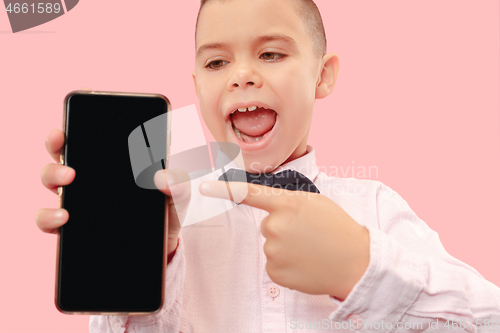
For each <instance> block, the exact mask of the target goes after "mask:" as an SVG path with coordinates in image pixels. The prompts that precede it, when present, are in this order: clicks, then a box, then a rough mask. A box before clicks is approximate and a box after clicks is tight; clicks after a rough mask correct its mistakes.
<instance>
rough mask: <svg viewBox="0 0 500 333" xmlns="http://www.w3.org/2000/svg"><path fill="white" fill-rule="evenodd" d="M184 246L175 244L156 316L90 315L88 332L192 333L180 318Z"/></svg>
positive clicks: (184, 264)
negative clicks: (162, 298)
mask: <svg viewBox="0 0 500 333" xmlns="http://www.w3.org/2000/svg"><path fill="white" fill-rule="evenodd" d="M185 266H186V262H185V258H184V243H183V241H182V238H181V237H179V244H178V247H177V250H176V252H175V255H174V257H173V258H172V261H171V262H170V263H169V264H168V266H167V269H166V274H165V295H164V301H163V307H162V308H161V310H160V311H159V312H158V313H155V314H152V315H145V316H142V315H141V316H127V315H100V316H97V315H94V316H90V321H89V332H90V333H125V332H127V333H132V332H133V333H153V332H154V333H156V332H181V333H188V332H192V328H191V325H190V323H189V320H188V319H187V318H182V317H181V306H182V290H183V286H184V277H185V270H186V269H185Z"/></svg>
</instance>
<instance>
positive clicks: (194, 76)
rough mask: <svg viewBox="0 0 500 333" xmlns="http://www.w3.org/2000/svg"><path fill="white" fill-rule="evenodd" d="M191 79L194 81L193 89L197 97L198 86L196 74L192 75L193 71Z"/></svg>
mask: <svg viewBox="0 0 500 333" xmlns="http://www.w3.org/2000/svg"><path fill="white" fill-rule="evenodd" d="M193 81H194V91H196V97H198V88H197V87H196V75H194V71H193Z"/></svg>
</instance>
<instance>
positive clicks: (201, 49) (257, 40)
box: [196, 34, 297, 58]
mask: <svg viewBox="0 0 500 333" xmlns="http://www.w3.org/2000/svg"><path fill="white" fill-rule="evenodd" d="M274 40H277V41H282V42H285V43H287V44H289V45H290V46H291V47H293V48H295V49H296V48H297V42H296V41H295V40H294V39H293V38H292V37H289V36H287V35H279V34H278V35H265V36H260V37H257V38H255V40H254V44H262V43H265V42H270V41H274ZM227 47H229V44H227V43H209V44H205V45H202V46H200V47H199V48H198V50H197V51H196V58H198V57H200V56H201V55H202V54H203V53H204V52H205V51H207V50H210V49H221V48H227Z"/></svg>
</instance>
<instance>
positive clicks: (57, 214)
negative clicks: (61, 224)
mask: <svg viewBox="0 0 500 333" xmlns="http://www.w3.org/2000/svg"><path fill="white" fill-rule="evenodd" d="M63 217H64V210H62V209H58V210H56V211H55V213H54V219H56V220H57V221H63Z"/></svg>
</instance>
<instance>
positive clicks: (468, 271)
mask: <svg viewBox="0 0 500 333" xmlns="http://www.w3.org/2000/svg"><path fill="white" fill-rule="evenodd" d="M377 213H378V225H367V226H366V228H367V229H368V231H369V233H370V263H369V265H368V268H367V270H366V272H365V274H364V275H363V277H362V278H361V280H360V281H359V282H358V283H357V284H356V285H355V286H354V288H353V290H352V291H351V293H350V294H349V295H348V297H347V298H346V299H345V300H344V301H340V300H337V299H334V298H333V297H330V298H331V300H332V302H333V303H335V304H337V305H338V308H337V309H336V310H335V311H334V312H333V313H332V314H331V315H330V319H332V320H333V321H337V322H340V321H349V319H348V318H349V317H350V316H352V315H356V316H358V317H360V319H361V320H359V319H358V321H357V323H359V324H361V325H358V327H357V328H359V329H360V332H371V331H373V332H375V331H377V332H381V331H383V332H388V331H391V332H394V331H396V332H399V329H401V331H402V332H403V331H408V329H409V325H412V332H427V331H429V332H436V328H438V327H439V328H441V329H443V330H446V331H461V332H483V331H484V332H490V331H500V324H499V322H500V288H498V287H497V286H495V285H494V284H492V283H490V282H488V281H486V280H485V279H484V278H483V277H482V276H481V275H480V274H479V273H478V272H477V271H476V270H475V269H473V268H472V267H470V266H468V265H466V264H464V263H462V262H460V261H459V260H457V259H455V258H453V257H452V256H451V255H449V254H448V253H447V252H446V250H445V249H444V247H443V245H442V244H441V242H440V240H439V236H438V234H437V233H436V232H435V231H433V230H431V229H430V228H429V227H428V226H427V224H426V223H425V222H423V221H422V220H420V219H419V218H418V217H417V215H416V214H415V213H414V212H413V211H412V210H411V209H410V207H409V206H408V204H407V202H406V201H405V200H404V199H403V198H401V196H399V195H398V194H397V193H396V192H395V191H393V190H392V189H390V188H388V187H387V186H384V185H383V187H382V188H381V189H380V191H379V195H378V198H377ZM381 323H385V324H386V325H385V327H384V328H382V327H381ZM387 323H390V324H387ZM398 323H399V324H398ZM419 323H421V325H419ZM454 323H456V324H454ZM405 324H406V325H407V326H406V327H405ZM363 325H364V329H361V327H362V326H363ZM396 325H399V326H398V327H397V326H396ZM445 325H449V326H445ZM389 326H390V327H392V329H390V328H389ZM395 328H399V329H397V330H395Z"/></svg>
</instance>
